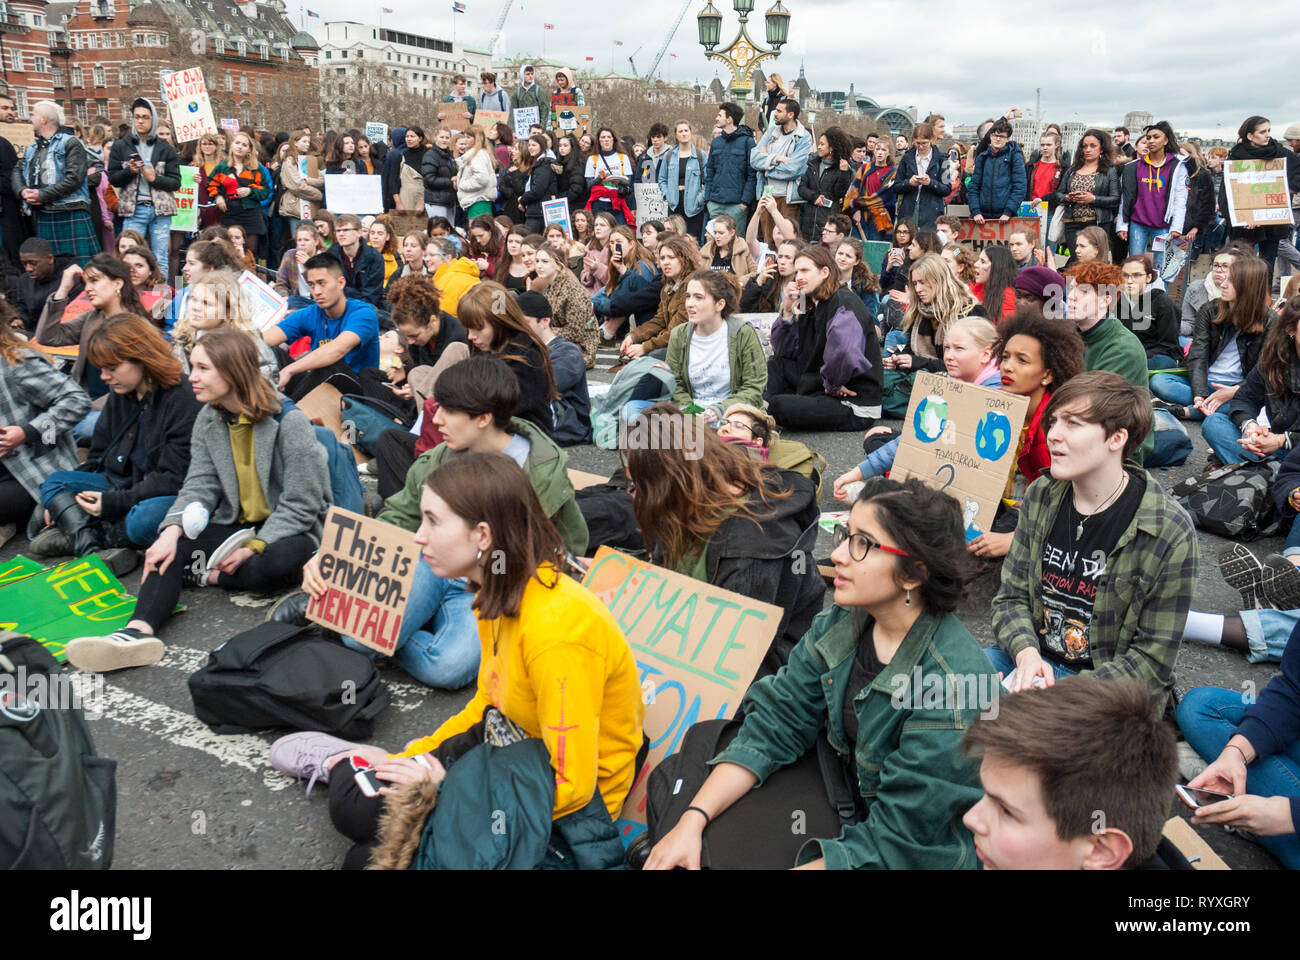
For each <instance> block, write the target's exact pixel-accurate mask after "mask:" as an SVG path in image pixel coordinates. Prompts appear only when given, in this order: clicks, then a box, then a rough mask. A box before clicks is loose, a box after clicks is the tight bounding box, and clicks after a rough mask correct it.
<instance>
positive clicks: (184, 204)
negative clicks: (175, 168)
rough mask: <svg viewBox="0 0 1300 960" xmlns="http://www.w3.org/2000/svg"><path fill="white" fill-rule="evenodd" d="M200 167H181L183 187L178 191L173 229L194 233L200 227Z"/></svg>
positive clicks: (173, 216)
mask: <svg viewBox="0 0 1300 960" xmlns="http://www.w3.org/2000/svg"><path fill="white" fill-rule="evenodd" d="M198 178H199V168H198V167H186V166H182V167H181V188H180V189H179V190H177V191H176V212H175V213H174V214H173V215H172V229H173V230H179V231H181V232H182V233H193V232H194V231H195V230H197V229H198V228H199V179H198Z"/></svg>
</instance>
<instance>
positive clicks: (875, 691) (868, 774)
mask: <svg viewBox="0 0 1300 960" xmlns="http://www.w3.org/2000/svg"><path fill="white" fill-rule="evenodd" d="M836 539H837V541H838V545H837V546H836V547H835V551H834V552H833V553H832V554H831V560H832V561H834V564H835V602H834V604H833V605H832V606H830V607H829V608H828V609H826V610H824V611H823V612H822V613H821V614H820V615H819V616H818V617H817V619H816V620H815V621H813V625H812V628H811V629H810V630H809V631H808V633H807V635H806V636H805V637H804V638H803V639H802V640H801V641H800V642H799V644H798V646H796V647H795V649H794V651H793V653H792V654H791V656H790V662H789V664H788V665H787V666H786V667H785V668H784V669H783V670H781V672H780V673H778V674H777V675H776V676H773V677H766V678H764V679H762V680H759V681H758V682H757V683H755V684H754V685H753V686H752V687H750V689H749V693H748V694H747V695H746V696H745V701H744V713H745V719H744V723H743V724H742V725H741V727H740V731H739V733H737V735H736V737H735V739H734V740H732V741H731V743H730V745H728V746H727V748H726V749H724V750H723V751H722V753H720V754H719V755H718V756H717V757H715V758H714V760H713V764H714V768H713V772H712V773H711V774H710V775H709V777H708V779H707V780H705V782H704V785H703V786H702V787H700V789H699V791H698V792H696V794H695V796H694V798H693V799H692V801H691V806H690V807H689V808H688V809H687V810H686V812H685V813H684V814H683V815H682V817H681V819H680V820H678V822H677V825H676V826H675V827H673V829H672V830H671V831H669V832H668V833H667V834H666V835H665V836H664V837H663V839H662V840H660V841H659V843H657V844H656V845H655V847H654V849H653V850H652V851H651V853H650V859H649V861H648V862H647V864H646V865H647V867H648V868H660V869H671V868H673V867H678V866H683V867H689V868H698V867H699V864H700V849H701V843H702V839H703V835H704V832H705V830H706V828H707V827H708V825H709V824H710V823H711V822H712V821H713V820H714V819H717V818H718V817H720V816H724V815H725V811H726V810H727V809H728V808H729V807H731V806H732V805H733V804H735V803H738V802H739V803H750V804H754V803H757V804H764V803H768V802H769V801H768V800H767V799H765V798H766V797H767V796H768V795H769V794H770V791H756V792H754V791H753V788H754V787H755V786H759V785H761V784H762V783H764V782H765V781H766V780H767V778H768V777H769V776H771V775H772V774H773V773H775V772H777V771H778V770H780V769H781V768H782V767H786V766H789V765H791V764H793V763H795V762H796V761H797V760H799V759H800V758H801V757H803V756H804V754H806V753H807V752H808V751H809V750H810V749H812V748H813V747H814V745H815V744H816V742H817V738H818V737H819V736H821V735H822V731H823V730H824V731H825V736H826V739H827V741H828V742H829V743H830V745H831V746H832V747H833V748H834V751H835V753H836V755H838V757H839V758H840V761H841V762H842V763H844V764H845V765H846V773H847V774H848V779H849V781H850V782H851V783H853V782H855V783H856V785H857V788H858V790H857V794H858V795H857V796H856V797H855V798H854V799H855V802H857V801H860V810H859V811H858V813H857V818H856V822H854V823H852V824H850V825H848V826H845V827H844V828H843V829H842V830H841V832H840V835H839V836H838V837H837V838H833V839H832V838H810V839H809V840H808V841H807V842H805V843H804V844H803V846H802V848H801V849H800V850H799V851H798V854H797V856H796V857H795V863H797V864H798V865H799V866H805V867H809V868H813V869H826V868H848V867H853V868H858V869H931V870H953V869H975V868H976V867H978V865H979V861H978V859H977V858H976V856H975V849H974V842H973V839H972V837H971V835H970V832H969V831H967V830H966V828H965V827H964V826H963V825H962V823H961V817H962V815H963V813H965V811H966V810H968V809H969V808H970V807H971V806H972V805H973V804H974V803H976V802H977V801H978V800H979V799H980V797H981V796H982V791H981V790H980V787H979V779H978V769H977V767H976V766H975V765H974V764H973V763H972V762H971V761H970V760H969V759H966V758H965V757H964V756H963V754H962V751H961V749H960V745H961V741H962V737H963V736H964V735H965V731H966V729H967V728H968V727H969V726H970V725H971V724H972V723H973V722H974V720H975V718H976V716H977V715H978V714H979V713H980V712H981V711H982V710H985V709H988V708H990V707H993V706H995V704H996V701H995V699H994V698H995V697H996V695H997V693H998V687H997V683H998V679H997V675H996V674H995V673H994V672H993V671H992V670H991V669H990V667H989V664H988V661H987V658H986V657H985V656H984V653H983V651H982V650H981V649H980V646H979V644H978V643H977V642H976V641H975V638H974V637H972V636H971V635H970V632H969V631H967V629H966V628H965V627H964V626H963V625H962V623H961V621H959V620H958V619H957V618H956V617H955V616H954V615H953V612H952V611H953V610H954V609H956V607H957V603H958V601H959V599H960V597H961V592H962V571H963V567H962V563H963V556H962V555H963V554H964V553H965V550H964V549H963V541H964V536H963V533H962V522H961V510H960V508H959V507H958V506H957V502H956V501H955V500H953V499H952V498H951V497H949V496H947V495H946V494H943V493H941V492H939V491H937V490H934V489H932V488H930V487H927V486H926V485H925V484H923V483H922V482H921V481H919V480H917V479H915V478H910V479H908V480H907V481H906V482H905V483H898V482H896V481H893V480H883V479H879V478H872V479H871V480H869V481H868V482H867V484H866V486H865V487H864V488H863V491H862V493H861V495H860V496H859V498H858V500H857V502H856V503H854V505H853V509H852V511H851V512H850V514H849V523H848V526H847V527H840V528H839V530H838V532H837V534H836ZM814 794H816V795H814ZM808 803H809V804H814V803H821V804H823V805H824V804H825V803H826V794H825V790H824V788H823V786H822V784H821V783H817V784H815V785H812V786H811V787H810V795H809V797H808ZM783 805H788V803H787V804H783ZM795 806H798V805H797V804H796V805H795ZM784 816H785V817H787V818H788V816H789V813H788V811H786V812H785V813H784ZM710 843H711V848H710V852H711V854H714V853H715V848H714V847H713V846H712V838H711V839H710ZM792 865H794V864H792Z"/></svg>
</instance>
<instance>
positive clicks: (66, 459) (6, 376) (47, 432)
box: [0, 349, 90, 500]
mask: <svg viewBox="0 0 1300 960" xmlns="http://www.w3.org/2000/svg"><path fill="white" fill-rule="evenodd" d="M21 356H22V361H21V362H19V363H12V364H11V363H8V362H6V361H5V360H4V358H3V357H0V424H4V425H5V426H11V427H22V428H23V430H24V432H26V434H27V441H26V442H25V443H24V444H22V445H21V446H18V447H15V448H14V449H13V450H11V451H9V453H8V454H7V455H6V456H5V458H4V465H5V467H6V468H8V470H9V473H10V474H12V475H13V478H14V479H15V480H17V481H18V482H19V483H20V484H21V485H22V488H23V489H24V490H26V491H27V493H28V494H29V495H30V496H31V497H32V498H33V499H35V500H40V491H41V482H42V481H43V480H44V479H45V478H46V477H48V476H49V475H50V474H51V473H53V472H54V471H55V470H75V469H77V445H76V444H75V443H74V442H73V440H72V428H73V427H75V426H76V425H77V424H78V423H80V422H81V418H82V417H84V416H85V415H86V413H87V411H89V410H90V397H89V396H87V395H86V391H84V390H82V389H81V387H79V386H77V383H76V381H74V380H72V379H71V378H70V377H68V376H67V375H66V374H64V373H60V372H59V371H58V370H56V369H55V368H54V367H53V366H52V365H50V364H49V363H47V362H46V361H45V358H44V357H42V356H41V355H40V354H39V353H37V352H36V351H35V350H28V349H23V350H22V351H21ZM47 440H49V441H51V442H50V443H46V442H45V441H47Z"/></svg>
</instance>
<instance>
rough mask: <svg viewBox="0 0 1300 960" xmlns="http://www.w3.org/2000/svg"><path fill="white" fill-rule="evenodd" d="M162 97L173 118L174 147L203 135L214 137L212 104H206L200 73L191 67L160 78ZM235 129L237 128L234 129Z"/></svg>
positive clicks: (207, 102)
mask: <svg viewBox="0 0 1300 960" xmlns="http://www.w3.org/2000/svg"><path fill="white" fill-rule="evenodd" d="M162 86H163V97H164V98H165V99H166V100H167V111H168V113H170V114H171V118H172V132H173V136H174V139H175V141H176V142H177V143H186V142H188V141H190V140H197V139H198V138H199V137H201V136H203V135H204V134H205V133H217V132H218V131H217V121H216V120H214V119H213V117H212V103H211V102H210V101H209V100H208V87H207V84H205V83H204V82H203V70H202V69H200V68H199V67H190V68H189V69H188V70H178V71H176V72H175V73H169V74H167V75H166V76H165V77H163V78H162ZM235 126H236V129H238V126H239V125H238V124H236V125H235Z"/></svg>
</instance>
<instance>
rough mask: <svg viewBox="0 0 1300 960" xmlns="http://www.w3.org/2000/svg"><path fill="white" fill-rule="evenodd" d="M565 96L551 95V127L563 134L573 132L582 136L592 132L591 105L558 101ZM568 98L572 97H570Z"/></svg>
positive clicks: (576, 135) (577, 135)
mask: <svg viewBox="0 0 1300 960" xmlns="http://www.w3.org/2000/svg"><path fill="white" fill-rule="evenodd" d="M557 99H558V100H561V101H562V100H563V99H565V98H563V97H560V98H557V97H554V96H553V97H551V129H552V130H553V131H555V133H557V134H559V135H560V136H563V135H565V134H568V133H571V134H573V135H574V136H575V137H581V136H582V135H583V134H584V133H590V132H591V107H580V106H578V105H577V104H576V103H563V102H560V103H557V102H556V101H557ZM568 99H572V97H569V98H568Z"/></svg>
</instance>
